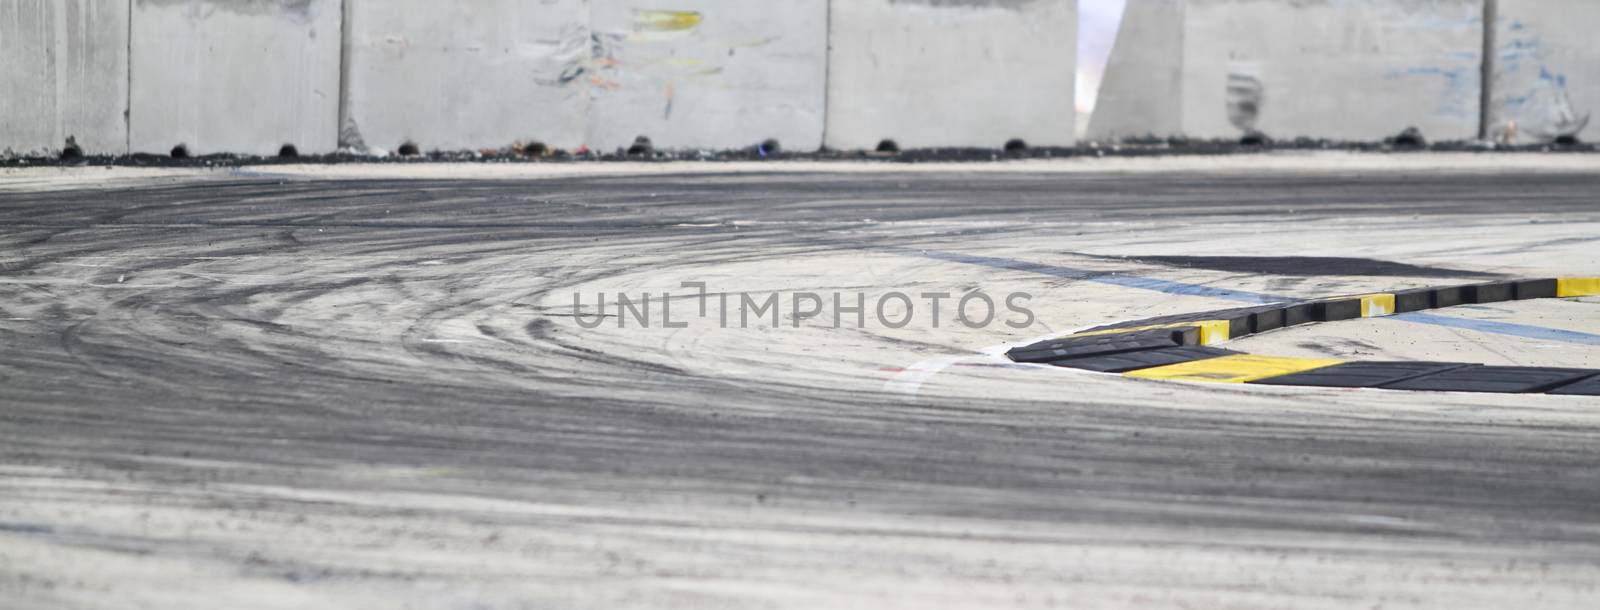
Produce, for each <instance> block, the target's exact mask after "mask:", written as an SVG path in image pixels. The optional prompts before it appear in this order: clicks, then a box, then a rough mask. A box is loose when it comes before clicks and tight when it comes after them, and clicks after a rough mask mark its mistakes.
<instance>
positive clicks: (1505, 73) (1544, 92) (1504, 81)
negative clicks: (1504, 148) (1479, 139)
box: [1491, 0, 1600, 143]
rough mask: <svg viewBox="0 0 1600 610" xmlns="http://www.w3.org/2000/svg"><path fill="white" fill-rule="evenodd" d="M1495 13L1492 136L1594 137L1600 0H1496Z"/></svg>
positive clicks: (1597, 131)
mask: <svg viewBox="0 0 1600 610" xmlns="http://www.w3.org/2000/svg"><path fill="white" fill-rule="evenodd" d="M1499 17H1500V18H1499V19H1498V20H1497V21H1498V24H1497V36H1498V38H1497V41H1496V42H1497V44H1498V46H1499V49H1500V56H1499V65H1498V73H1497V75H1496V83H1495V98H1494V99H1495V109H1494V113H1493V117H1492V123H1491V127H1492V133H1491V135H1503V134H1504V135H1511V136H1514V138H1513V139H1514V140H1515V141H1517V142H1523V143H1529V142H1548V141H1550V140H1552V139H1554V138H1555V137H1557V136H1562V135H1575V136H1578V137H1579V138H1583V139H1588V140H1594V139H1600V127H1596V126H1595V125H1594V124H1593V121H1591V120H1590V119H1591V118H1593V115H1594V113H1596V112H1597V111H1600V44H1596V30H1597V29H1600V2H1596V1H1595V0H1500V15H1499ZM1513 121H1514V122H1515V123H1516V128H1515V129H1511V130H1508V128H1509V127H1510V125H1511V123H1512V122H1513Z"/></svg>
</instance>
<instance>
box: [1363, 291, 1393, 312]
mask: <svg viewBox="0 0 1600 610" xmlns="http://www.w3.org/2000/svg"><path fill="white" fill-rule="evenodd" d="M1389 315H1394V295H1393V294H1389V293H1383V292H1380V293H1378V294H1368V295H1362V296H1361V317H1363V318H1376V317H1379V316H1389Z"/></svg>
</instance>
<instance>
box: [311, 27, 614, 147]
mask: <svg viewBox="0 0 1600 610" xmlns="http://www.w3.org/2000/svg"><path fill="white" fill-rule="evenodd" d="M346 1H347V2H348V8H347V12H346V16H347V18H348V19H349V23H348V24H347V30H348V32H349V44H348V47H347V48H346V52H347V53H348V58H347V59H348V61H349V66H348V72H347V78H348V81H347V82H346V85H345V89H346V94H345V95H346V98H345V110H344V116H343V119H342V123H341V125H342V140H343V142H344V143H345V144H346V145H350V146H353V147H357V148H364V147H371V148H373V149H381V150H389V151H393V150H396V149H398V148H399V147H400V145H401V144H403V143H405V142H408V141H409V142H414V143H416V144H417V145H418V146H420V147H422V148H424V149H440V150H460V149H484V148H493V149H499V148H504V147H507V146H511V145H513V144H515V143H518V142H521V143H527V142H534V141H538V142H543V143H545V144H546V145H549V146H555V147H562V148H569V149H571V148H577V147H578V146H581V145H583V143H584V141H585V137H586V135H587V132H588V124H589V91H590V88H591V86H592V84H591V78H592V74H591V66H590V54H591V37H590V27H589V15H590V12H589V0H479V1H475V2H440V1H439V0H346Z"/></svg>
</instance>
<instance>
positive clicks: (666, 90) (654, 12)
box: [589, 0, 828, 150]
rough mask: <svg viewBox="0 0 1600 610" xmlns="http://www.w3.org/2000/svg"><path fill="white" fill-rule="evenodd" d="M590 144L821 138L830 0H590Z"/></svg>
mask: <svg viewBox="0 0 1600 610" xmlns="http://www.w3.org/2000/svg"><path fill="white" fill-rule="evenodd" d="M593 24H594V31H595V44H594V54H595V57H594V59H593V63H592V65H591V68H592V70H593V72H592V86H593V93H592V95H593V115H592V121H591V123H590V131H589V144H590V146H591V147H593V148H595V149H597V150H609V149H613V148H616V147H620V146H627V145H628V144H629V143H631V142H633V140H634V138H635V137H637V136H640V135H645V136H648V137H650V138H651V140H652V141H654V142H655V144H656V145H657V146H659V147H664V148H738V147H744V146H751V145H754V144H756V143H758V142H761V141H762V140H764V139H766V138H776V139H778V140H779V141H780V142H781V143H782V144H783V145H784V146H786V147H789V148H791V149H795V150H815V149H817V148H818V147H820V146H821V144H822V129H823V114H824V111H825V108H824V100H825V96H826V86H827V81H826V78H827V61H828V53H827V44H828V30H827V28H828V2H827V0H785V1H783V2H750V1H749V0H596V1H595V3H594V15H593Z"/></svg>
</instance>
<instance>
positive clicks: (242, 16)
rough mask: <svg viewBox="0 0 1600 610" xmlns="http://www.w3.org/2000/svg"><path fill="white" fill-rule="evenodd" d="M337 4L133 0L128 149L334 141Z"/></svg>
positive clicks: (198, 150) (331, 145)
mask: <svg viewBox="0 0 1600 610" xmlns="http://www.w3.org/2000/svg"><path fill="white" fill-rule="evenodd" d="M341 13H342V3H341V2H340V0H133V22H132V32H133V33H132V43H133V44H132V57H131V62H132V70H131V72H130V73H131V87H130V89H131V94H130V105H131V116H130V128H129V137H130V141H131V147H132V149H133V150H134V151H135V152H159V153H165V152H167V151H168V150H170V149H171V148H172V147H173V146H174V145H176V144H179V143H185V144H187V145H188V147H189V150H190V152H192V153H194V154H207V153H213V152H234V153H247V154H276V153H277V152H278V148H279V146H281V145H283V144H286V143H292V144H294V145H295V146H296V147H297V148H299V150H300V152H302V153H319V152H331V151H333V150H334V149H335V148H336V147H337V144H338V122H339V69H340V68H339V63H340V46H341V40H340V39H341V32H340V24H341V21H342V16H341Z"/></svg>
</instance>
